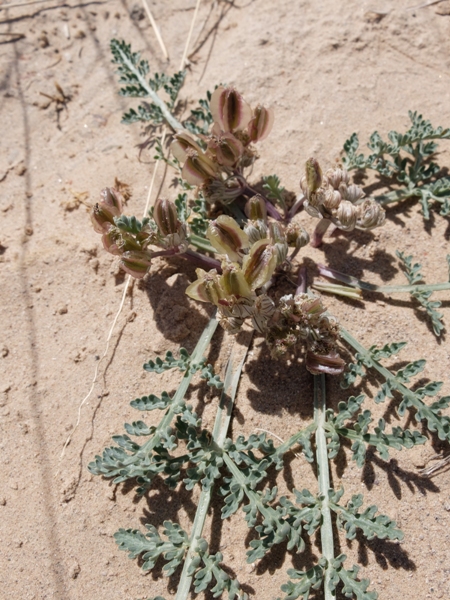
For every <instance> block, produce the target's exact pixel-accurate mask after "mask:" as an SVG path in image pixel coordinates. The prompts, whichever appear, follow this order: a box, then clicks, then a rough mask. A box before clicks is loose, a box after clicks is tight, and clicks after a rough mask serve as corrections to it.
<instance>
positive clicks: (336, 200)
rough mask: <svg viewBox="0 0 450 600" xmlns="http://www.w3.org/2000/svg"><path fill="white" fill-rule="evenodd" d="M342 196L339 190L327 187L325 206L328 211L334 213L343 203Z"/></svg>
mask: <svg viewBox="0 0 450 600" xmlns="http://www.w3.org/2000/svg"><path fill="white" fill-rule="evenodd" d="M341 200H342V196H341V194H340V193H339V192H337V191H336V190H332V189H330V188H329V189H327V190H326V192H325V194H324V200H323V203H322V205H323V207H324V209H325V210H326V211H327V212H328V213H332V212H333V210H336V209H337V208H338V206H339V204H340V203H341Z"/></svg>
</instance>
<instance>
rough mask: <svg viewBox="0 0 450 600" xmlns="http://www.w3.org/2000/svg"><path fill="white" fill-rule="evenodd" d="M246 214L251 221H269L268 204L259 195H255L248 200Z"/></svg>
mask: <svg viewBox="0 0 450 600" xmlns="http://www.w3.org/2000/svg"><path fill="white" fill-rule="evenodd" d="M245 214H246V215H247V217H248V218H249V219H250V220H251V221H264V222H266V221H267V208H266V203H265V202H264V199H263V198H262V197H261V196H260V195H259V194H255V195H254V196H252V197H251V198H250V199H249V200H247V203H246V205H245Z"/></svg>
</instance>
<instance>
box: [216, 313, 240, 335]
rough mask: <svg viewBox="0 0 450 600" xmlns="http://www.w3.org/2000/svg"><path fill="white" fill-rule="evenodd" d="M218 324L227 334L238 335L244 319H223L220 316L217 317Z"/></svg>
mask: <svg viewBox="0 0 450 600" xmlns="http://www.w3.org/2000/svg"><path fill="white" fill-rule="evenodd" d="M219 323H220V325H221V327H223V328H224V329H225V331H228V333H231V334H234V333H239V331H240V330H241V327H242V324H243V323H244V319H242V318H237V317H225V316H223V315H221V316H220V317H219Z"/></svg>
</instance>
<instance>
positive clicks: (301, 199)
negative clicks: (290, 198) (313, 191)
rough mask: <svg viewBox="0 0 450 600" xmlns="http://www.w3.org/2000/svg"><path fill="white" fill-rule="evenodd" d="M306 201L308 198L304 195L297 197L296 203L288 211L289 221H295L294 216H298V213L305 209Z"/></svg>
mask: <svg viewBox="0 0 450 600" xmlns="http://www.w3.org/2000/svg"><path fill="white" fill-rule="evenodd" d="M305 200H306V197H305V195H304V194H300V195H299V196H297V199H296V201H295V202H294V204H293V205H292V206H291V208H290V209H289V211H288V214H287V221H291V220H292V219H293V217H294V215H296V214H297V213H298V211H299V210H301V209H302V208H303V204H304V202H305Z"/></svg>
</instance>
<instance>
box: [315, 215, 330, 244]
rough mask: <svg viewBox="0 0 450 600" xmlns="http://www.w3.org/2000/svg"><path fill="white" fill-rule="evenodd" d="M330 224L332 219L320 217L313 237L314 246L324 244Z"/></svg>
mask: <svg viewBox="0 0 450 600" xmlns="http://www.w3.org/2000/svg"><path fill="white" fill-rule="evenodd" d="M330 225H331V221H330V219H320V221H319V222H318V223H317V226H316V228H315V229H314V231H313V234H312V238H311V246H312V247H313V248H318V247H319V246H320V245H321V244H322V242H323V238H324V235H325V233H326V231H327V229H328V227H329V226H330Z"/></svg>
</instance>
